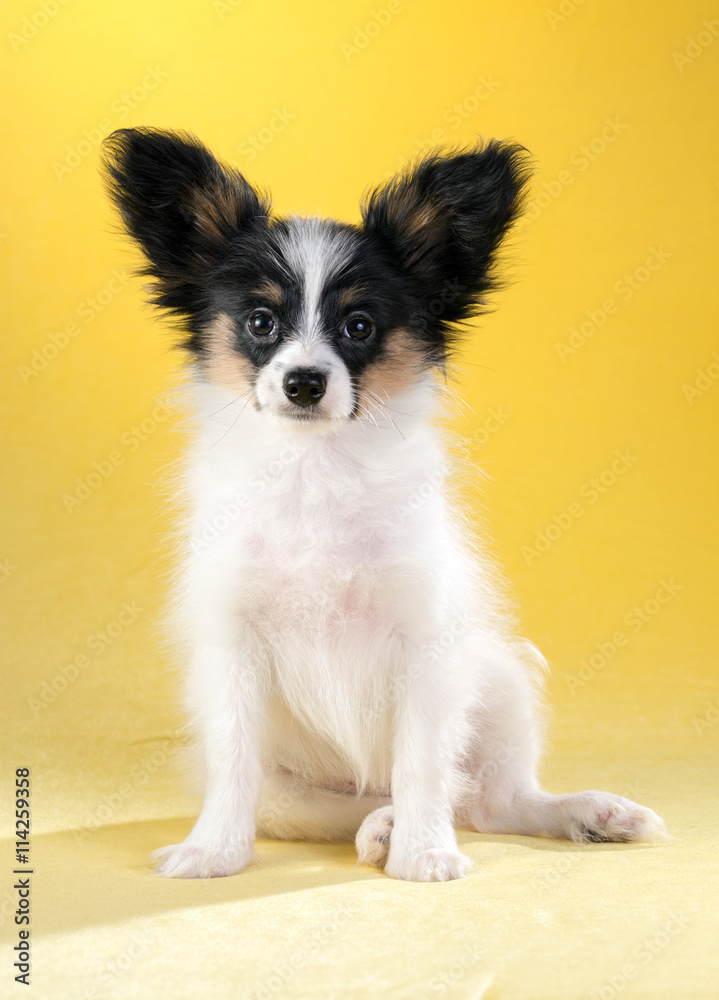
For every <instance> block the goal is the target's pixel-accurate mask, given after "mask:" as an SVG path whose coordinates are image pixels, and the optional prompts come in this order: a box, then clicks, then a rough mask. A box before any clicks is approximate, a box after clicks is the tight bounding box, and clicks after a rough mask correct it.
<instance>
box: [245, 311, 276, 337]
mask: <svg viewBox="0 0 719 1000" xmlns="http://www.w3.org/2000/svg"><path fill="white" fill-rule="evenodd" d="M247 329H248V330H249V331H250V333H253V334H254V335H255V337H268V336H269V335H270V334H271V333H272V332H273V330H274V329H275V319H274V316H273V315H272V313H271V312H268V311H267V309H256V310H255V311H254V312H253V313H252V314H251V315H250V318H249V319H248V320H247Z"/></svg>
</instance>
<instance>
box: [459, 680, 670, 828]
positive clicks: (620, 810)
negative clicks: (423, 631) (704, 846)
mask: <svg viewBox="0 0 719 1000" xmlns="http://www.w3.org/2000/svg"><path fill="white" fill-rule="evenodd" d="M494 690H495V691H502V692H503V698H502V699H501V700H497V701H496V702H495V703H493V704H489V705H485V706H484V707H483V709H482V710H481V711H480V712H478V714H477V716H476V718H475V722H474V726H475V728H476V758H475V761H476V764H477V769H476V772H475V775H474V781H475V791H474V793H473V795H472V797H471V799H470V801H469V803H468V808H466V809H465V810H460V812H459V814H458V816H457V822H458V824H459V825H468V826H471V827H472V828H473V829H475V830H477V831H479V832H480V833H513V834H525V835H527V836H535V837H557V838H566V839H569V840H574V841H577V842H578V843H582V842H599V841H646V840H652V839H655V838H657V837H661V836H663V835H665V834H666V830H665V827H664V823H663V822H662V820H661V819H660V818H659V816H657V814H656V813H654V812H652V810H651V809H647V808H646V807H644V806H640V805H637V803H636V802H632V801H631V800H630V799H626V798H623V797H622V796H621V795H613V794H611V793H609V792H597V791H586V792H578V793H575V794H571V795H551V794H550V793H548V792H545V791H542V789H541V788H540V787H539V783H538V781H537V778H536V769H537V762H538V759H539V753H540V743H541V739H540V732H539V729H540V726H539V719H538V714H537V711H536V695H535V693H534V690H533V688H532V685H531V684H530V683H529V681H528V678H527V675H526V674H525V672H524V670H523V668H522V667H521V665H520V664H517V665H516V666H515V665H511V664H510V669H509V670H507V672H506V674H505V675H504V677H503V678H502V681H501V684H497V685H495V688H494Z"/></svg>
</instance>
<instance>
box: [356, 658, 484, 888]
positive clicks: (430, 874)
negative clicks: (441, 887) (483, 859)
mask: <svg viewBox="0 0 719 1000" xmlns="http://www.w3.org/2000/svg"><path fill="white" fill-rule="evenodd" d="M441 671H442V672H441V673H440V664H439V662H438V661H437V664H436V672H435V670H432V668H431V666H428V667H427V669H425V670H423V671H421V672H420V674H419V675H418V676H414V677H412V678H410V677H409V675H408V676H407V678H406V680H407V683H406V685H405V687H406V690H405V691H403V693H402V696H401V698H398V699H397V703H396V705H395V738H394V745H393V752H394V763H393V767H392V813H391V817H390V814H389V813H388V814H387V815H384V816H382V817H379V816H378V815H377V813H373V814H372V816H373V817H374V818H375V819H376V820H377V821H379V820H382V821H383V822H387V821H388V820H389V819H390V818H391V837H390V847H389V855H388V857H387V862H386V864H385V869H384V870H385V872H386V873H387V875H391V876H392V877H393V878H401V879H407V880H409V881H413V882H446V881H448V880H450V879H455V878H463V877H464V875H465V872H466V869H467V866H468V865H469V859H468V858H467V857H465V856H464V855H463V854H460V853H459V850H458V848H457V838H456V835H455V832H454V827H453V815H452V806H451V788H450V785H451V783H452V777H453V774H454V751H455V748H454V746H453V736H454V733H455V731H456V726H455V723H456V722H457V720H456V718H455V712H454V711H453V704H452V703H453V698H452V693H451V690H450V684H449V683H448V680H447V678H448V677H449V676H450V673H451V671H450V668H449V664H448V663H446V662H445V663H443V664H442V665H441ZM430 674H435V676H430Z"/></svg>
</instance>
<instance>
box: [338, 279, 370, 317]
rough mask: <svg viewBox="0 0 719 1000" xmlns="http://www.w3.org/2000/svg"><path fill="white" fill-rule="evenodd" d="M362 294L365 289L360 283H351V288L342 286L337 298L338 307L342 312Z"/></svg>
mask: <svg viewBox="0 0 719 1000" xmlns="http://www.w3.org/2000/svg"><path fill="white" fill-rule="evenodd" d="M364 294H365V289H364V288H363V287H362V285H352V287H351V288H343V289H342V291H341V292H340V294H339V298H338V302H339V307H340V309H341V310H342V311H343V312H344V311H345V310H347V309H349V308H351V306H352V304H353V303H354V302H356V301H357V299H359V298H361V296H363V295H364Z"/></svg>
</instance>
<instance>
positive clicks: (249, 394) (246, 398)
mask: <svg viewBox="0 0 719 1000" xmlns="http://www.w3.org/2000/svg"><path fill="white" fill-rule="evenodd" d="M253 391H254V390H253V389H252V387H250V388H249V389H246V390H245V391H244V392H241V393H240V395H239V396H237V397H236V398H235V399H232V400H230V402H229V403H225V405H224V406H221V407H220V408H219V410H215V411H214V413H210V416H211V417H214V416H215V415H216V414H218V413H222V411H223V410H226V409H227V407H228V406H234V405H235V404H236V403H241V402H242V401H243V400H244V403H243V405H242V407H241V409H240V411H239V413H238V414H237V416H236V417H235V419H234V420H233V421H232V423H231V424H230V426H229V427H228V428H227V430H226V431H225V433H224V434H223V435H222V436H221V437H219V438H218V439H217V441H215V443H214V444H213V445H211V447H212V448H215V447H216V446H217V445H218V444H219V443H220V441H224V440H225V438H226V437H227V435H228V434H229V433H230V431H231V430H232V429H233V428H234V426H235V424H236V423H237V421H238V420H239V419H240V417H241V416H242V414H243V413H244V412H245V410H246V409H247V404H248V403H249V402H250V401H251V399H252V393H253Z"/></svg>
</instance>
